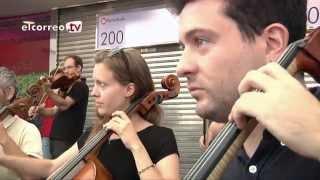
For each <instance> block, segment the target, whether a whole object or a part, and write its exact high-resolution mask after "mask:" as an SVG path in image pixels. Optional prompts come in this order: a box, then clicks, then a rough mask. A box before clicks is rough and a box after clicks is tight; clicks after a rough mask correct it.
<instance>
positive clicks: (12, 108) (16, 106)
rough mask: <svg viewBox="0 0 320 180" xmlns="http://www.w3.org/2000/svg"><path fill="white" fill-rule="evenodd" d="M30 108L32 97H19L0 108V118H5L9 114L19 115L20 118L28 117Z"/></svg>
mask: <svg viewBox="0 0 320 180" xmlns="http://www.w3.org/2000/svg"><path fill="white" fill-rule="evenodd" d="M29 108H30V98H18V99H16V100H14V101H13V102H12V103H10V104H9V105H7V106H4V107H3V108H2V109H1V110H0V120H3V119H5V118H6V117H7V116H8V115H17V116H19V117H20V118H28V110H29Z"/></svg>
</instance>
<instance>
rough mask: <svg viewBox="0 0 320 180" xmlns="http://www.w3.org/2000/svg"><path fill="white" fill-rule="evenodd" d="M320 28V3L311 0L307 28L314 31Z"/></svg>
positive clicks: (316, 0)
mask: <svg viewBox="0 0 320 180" xmlns="http://www.w3.org/2000/svg"><path fill="white" fill-rule="evenodd" d="M318 26H320V1H318V0H309V1H308V9H307V27H308V29H314V28H316V27H318Z"/></svg>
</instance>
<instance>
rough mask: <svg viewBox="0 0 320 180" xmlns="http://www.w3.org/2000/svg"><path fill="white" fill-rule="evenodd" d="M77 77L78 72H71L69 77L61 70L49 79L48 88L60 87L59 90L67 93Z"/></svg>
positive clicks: (78, 76) (78, 77)
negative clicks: (49, 84) (49, 85)
mask: <svg viewBox="0 0 320 180" xmlns="http://www.w3.org/2000/svg"><path fill="white" fill-rule="evenodd" d="M79 79H80V75H79V74H72V75H71V77H69V76H67V75H66V74H65V73H64V72H63V71H62V70H61V72H60V73H58V74H56V75H55V76H54V78H53V79H52V80H51V87H50V88H51V89H60V91H61V92H64V93H67V92H68V91H69V90H70V89H71V88H72V86H73V85H74V83H75V82H76V81H78V80H79Z"/></svg>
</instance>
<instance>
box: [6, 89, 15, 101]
mask: <svg viewBox="0 0 320 180" xmlns="http://www.w3.org/2000/svg"><path fill="white" fill-rule="evenodd" d="M5 91H6V94H7V96H6V98H7V101H10V100H11V99H12V98H13V96H14V95H15V92H16V90H15V88H14V87H12V86H9V87H7V88H6V90H5Z"/></svg>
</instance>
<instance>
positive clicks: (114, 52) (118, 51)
mask: <svg viewBox="0 0 320 180" xmlns="http://www.w3.org/2000/svg"><path fill="white" fill-rule="evenodd" d="M124 49H125V48H115V49H113V50H112V51H111V52H110V57H113V56H117V55H120V58H121V59H122V60H123V62H124V63H125V65H126V68H127V70H128V71H129V72H130V66H129V60H128V58H127V56H126V54H125V52H124Z"/></svg>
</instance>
